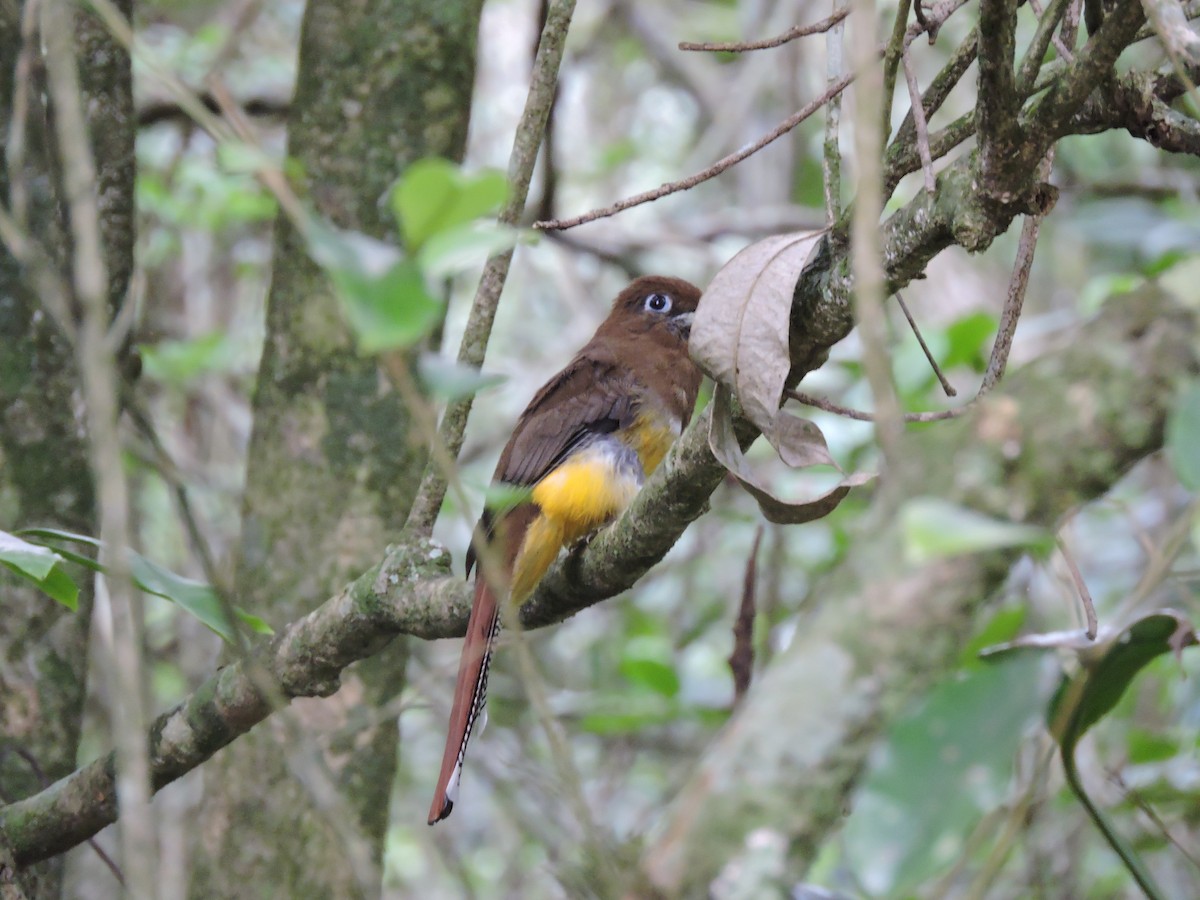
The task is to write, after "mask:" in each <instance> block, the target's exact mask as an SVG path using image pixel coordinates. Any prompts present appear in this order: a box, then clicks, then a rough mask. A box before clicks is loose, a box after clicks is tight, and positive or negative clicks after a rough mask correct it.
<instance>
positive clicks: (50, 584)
mask: <svg viewBox="0 0 1200 900" xmlns="http://www.w3.org/2000/svg"><path fill="white" fill-rule="evenodd" d="M61 562H63V557H62V556H60V555H59V554H58V553H55V552H54V551H53V550H51V549H49V548H48V547H42V546H39V545H37V544H30V543H29V542H27V541H23V540H22V539H21V538H19V537H17V536H16V535H15V534H9V533H8V532H7V531H0V565H3V566H4V567H5V568H6V569H8V570H9V571H11V572H12V573H14V574H15V575H17V576H19V577H21V578H23V579H25V580H26V581H28V582H30V583H32V584H34V585H36V586H37V588H38V589H39V590H40V591H42V593H44V594H46V596H48V597H50V598H51V599H53V600H57V601H58V602H59V603H61V604H62V605H63V606H65V607H67V609H70V610H74V609H76V608H77V607H78V606H79V586H78V585H76V584H75V582H74V580H72V578H71V576H70V575H68V574H67V573H66V572H65V571H64V570H63V568H62V566H61V565H60V563H61Z"/></svg>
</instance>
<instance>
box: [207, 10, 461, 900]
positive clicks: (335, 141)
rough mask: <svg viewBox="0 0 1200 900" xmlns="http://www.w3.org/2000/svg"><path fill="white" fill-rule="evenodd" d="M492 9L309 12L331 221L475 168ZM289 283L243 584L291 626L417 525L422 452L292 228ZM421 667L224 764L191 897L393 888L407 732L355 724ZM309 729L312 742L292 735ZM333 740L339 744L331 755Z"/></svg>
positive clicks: (370, 228) (264, 402)
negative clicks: (385, 869)
mask: <svg viewBox="0 0 1200 900" xmlns="http://www.w3.org/2000/svg"><path fill="white" fill-rule="evenodd" d="M480 6H481V0H455V2H429V0H425V2H411V0H408V2H402V0H374V2H370V3H367V4H362V5H358V6H347V5H346V4H343V3H338V2H333V0H314V2H311V3H310V4H309V6H308V9H307V12H306V14H305V19H304V23H303V29H302V35H301V45H300V64H299V75H298V81H297V85H296V95H295V99H294V101H293V104H292V115H291V122H290V126H289V141H288V143H289V147H288V153H289V156H290V157H291V158H293V159H296V160H298V161H299V162H300V164H301V165H302V166H303V170H304V173H305V188H306V190H304V191H302V195H307V198H308V200H309V201H310V202H311V203H312V204H313V205H314V206H315V207H316V209H317V210H318V212H319V213H320V214H321V215H322V216H324V217H326V218H328V219H329V220H331V221H332V222H333V223H335V224H336V225H338V226H340V227H342V228H348V229H353V230H356V231H361V232H364V233H366V234H370V235H374V236H384V235H388V234H394V233H395V227H394V224H393V223H391V222H390V221H389V217H388V216H387V215H386V213H385V212H384V208H385V207H384V206H383V205H382V204H381V198H382V197H383V196H384V195H385V193H386V191H387V188H388V187H389V185H390V184H391V183H392V181H393V180H394V179H395V178H396V176H397V175H398V174H399V173H400V171H401V170H402V169H403V168H404V167H405V166H407V165H408V164H409V163H411V162H413V161H415V160H417V159H420V158H422V157H424V156H431V155H436V156H443V157H450V158H461V156H462V153H463V150H464V147H465V143H466V135H467V122H468V115H469V111H470V101H471V91H472V86H473V80H474V60H475V40H476V32H477V30H478V24H479V14H480ZM274 269H275V274H274V278H273V281H272V285H271V291H270V296H269V298H268V309H267V332H266V343H265V346H264V348H263V357H262V362H261V365H260V368H259V376H258V387H257V391H256V394H255V397H254V410H253V411H254V430H253V435H252V438H251V444H250V454H249V460H248V471H247V481H246V494H245V500H244V506H243V521H242V529H243V530H242V540H241V560H240V564H239V567H238V573H237V586H238V602H239V603H240V604H241V605H242V606H244V607H245V608H247V609H250V610H253V611H254V612H255V613H257V614H259V615H262V616H264V617H265V618H267V619H268V620H269V621H271V622H272V623H274V624H275V625H280V624H283V623H285V622H287V621H289V620H291V619H294V618H297V617H299V616H302V615H303V614H304V613H305V612H306V611H308V610H310V609H312V608H313V607H315V606H316V605H317V604H318V603H320V602H321V601H322V600H323V599H324V598H325V597H327V596H328V595H329V594H330V593H332V592H334V591H335V590H336V589H337V588H338V587H339V586H340V585H341V584H342V583H343V582H345V581H346V580H348V579H349V578H351V577H353V576H354V575H356V574H358V573H359V572H360V571H361V570H362V569H364V568H366V567H367V566H368V565H369V564H370V563H371V562H373V561H374V560H375V559H376V558H377V557H378V553H379V549H380V548H381V547H383V546H385V545H386V544H387V542H388V540H389V538H391V537H393V536H395V535H396V534H397V533H398V531H399V529H400V527H401V526H402V525H403V522H404V519H405V515H406V513H407V510H408V507H409V505H410V504H411V502H412V498H413V495H414V493H415V491H416V487H417V482H418V480H419V478H420V475H421V471H422V468H423V462H424V458H425V457H424V451H423V449H418V448H419V447H420V444H421V442H420V441H418V440H414V439H413V437H412V436H411V435H410V433H409V416H408V413H407V411H406V410H405V408H404V406H403V404H402V403H401V402H400V400H399V398H398V397H397V396H396V395H395V394H394V393H393V392H392V391H391V390H390V389H389V388H388V386H387V382H386V381H385V380H384V379H383V377H382V376H381V374H380V372H379V370H378V367H377V366H376V363H375V361H374V360H373V359H369V358H364V357H361V356H360V355H359V354H358V352H357V351H356V349H355V347H354V345H353V342H352V340H351V338H350V336H349V333H348V331H347V329H346V327H345V326H344V324H343V322H342V319H341V315H340V312H339V309H338V306H337V302H336V298H335V297H334V296H333V294H332V293H331V290H330V286H329V283H328V281H327V280H326V278H325V277H324V276H323V275H322V273H321V271H320V270H319V269H318V268H317V266H316V265H315V264H314V263H313V262H312V261H311V260H310V259H309V257H308V255H307V253H306V252H305V249H304V244H303V241H302V238H301V237H300V235H298V234H297V232H296V230H295V228H294V227H293V226H292V225H291V223H290V222H288V221H287V220H286V219H285V218H283V217H282V216H281V217H280V219H279V221H278V223H277V227H276V246H275V266H274ZM405 658H406V654H405V651H404V647H403V645H401V644H397V645H396V646H395V647H393V648H390V649H389V650H388V651H385V652H384V653H382V654H379V655H378V656H376V657H375V658H374V659H372V660H369V661H367V662H365V663H364V664H363V665H361V666H359V667H358V668H357V669H356V670H355V671H354V672H353V673H352V674H351V675H349V676H348V677H347V678H346V679H345V682H344V685H343V687H342V689H341V691H340V692H339V693H338V694H337V695H336V696H335V697H333V698H330V699H329V700H326V701H321V702H320V703H317V704H314V705H312V706H309V705H304V704H301V703H297V704H295V705H294V706H293V708H292V710H291V712H292V713H293V714H294V715H293V716H291V717H290V724H289V722H288V717H284V721H283V722H282V723H281V722H280V720H279V717H277V718H276V719H273V720H272V721H271V722H270V723H269V724H268V725H267V726H266V727H264V728H262V729H259V730H258V731H256V732H254V733H253V734H250V735H248V736H247V737H246V738H244V739H242V740H241V741H239V742H238V744H237V746H235V747H233V748H230V749H229V750H228V751H226V752H225V753H224V754H223V755H222V756H221V757H218V759H216V760H215V761H214V763H213V765H212V766H210V768H209V774H208V780H207V785H208V796H207V798H206V801H205V806H204V810H203V814H202V824H201V828H202V841H201V846H200V849H199V850H198V852H197V860H196V866H195V872H194V877H193V883H192V888H191V889H192V891H193V894H194V896H197V897H201V896H202V897H233V896H241V895H243V893H244V890H245V886H246V884H248V883H251V882H253V883H255V884H269V885H271V890H272V892H273V893H275V894H277V895H278V896H328V897H345V896H351V895H354V894H361V893H373V892H376V891H378V888H379V886H378V883H377V878H378V866H379V863H380V860H381V857H382V848H383V838H384V834H385V832H386V828H387V810H388V803H387V798H388V794H389V789H390V785H391V781H392V774H393V769H394V765H395V756H396V743H397V731H396V727H395V723H394V722H391V721H383V722H375V723H368V724H367V725H365V726H362V727H355V726H354V724H353V721H352V720H351V716H352V715H353V714H355V713H359V712H361V711H363V710H371V709H374V708H376V707H378V706H379V705H380V704H381V703H382V702H383V701H385V700H386V699H388V698H390V697H392V696H395V695H396V694H397V693H398V692H399V691H400V690H401V689H402V687H403V683H404V666H405ZM360 724H361V723H360ZM296 725H299V727H301V728H302V730H303V732H304V733H305V735H306V737H305V739H304V740H303V741H302V746H297V745H296V744H295V743H294V742H293V741H291V739H290V737H289V734H290V732H289V728H293V727H295V726H296ZM348 725H349V726H350V727H347V726H348ZM318 733H322V734H325V735H326V736H327V737H328V740H323V741H320V746H321V749H320V750H317V749H316V748H317V744H318V739H317V738H316V735H317V734H318ZM322 770H324V773H327V774H322ZM331 786H332V787H333V788H335V789H334V790H332V791H331V790H330V787H331ZM331 795H332V796H331ZM348 820H349V821H348ZM370 879H375V880H376V883H374V884H373V885H372V884H369V883H368V882H369V880H370Z"/></svg>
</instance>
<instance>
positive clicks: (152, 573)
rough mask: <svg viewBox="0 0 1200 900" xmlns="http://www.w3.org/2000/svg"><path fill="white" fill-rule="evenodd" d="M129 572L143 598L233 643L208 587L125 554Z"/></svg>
mask: <svg viewBox="0 0 1200 900" xmlns="http://www.w3.org/2000/svg"><path fill="white" fill-rule="evenodd" d="M21 533H22V534H25V535H29V536H31V537H40V538H43V539H47V540H55V541H71V542H75V543H82V544H87V545H88V546H90V547H94V548H96V549H97V550H99V549H100V548H101V547H102V546H103V542H102V541H99V540H97V539H96V538H94V537H90V536H88V535H85V534H75V533H74V532H70V531H62V530H60V529H57V528H26V529H23V530H22V531H21ZM57 552H58V553H60V554H61V555H62V556H63V557H65V558H67V559H69V560H71V561H72V562H77V563H79V564H80V565H83V566H86V567H87V568H89V569H91V570H92V571H93V572H103V571H104V567H103V566H101V565H100V564H99V563H98V562H96V560H94V559H92V558H90V557H87V556H83V555H82V554H78V553H74V552H72V551H71V550H67V549H65V548H57ZM129 568H130V575H131V576H132V578H133V583H134V584H135V585H136V586H137V587H138V588H139V589H141V590H143V591H145V592H146V593H147V594H154V595H155V596H157V597H162V598H163V599H165V600H170V601H171V602H172V603H174V604H176V605H177V606H179V607H180V608H182V609H184V610H186V611H187V612H189V613H191V614H192V615H193V616H195V617H196V618H197V619H199V620H200V621H201V622H203V623H204V624H205V625H206V626H208V627H209V628H210V629H211V630H212V631H214V632H216V634H218V635H220V636H221V637H222V638H223V639H224V640H226V641H232V640H233V629H232V628H231V627H230V625H229V621H228V619H227V618H226V616H225V610H224V607H223V606H222V604H221V600H220V598H219V597H218V596H217V592H216V591H215V590H213V588H212V587H211V586H210V585H208V584H205V583H204V582H202V581H196V580H194V579H191V578H185V577H184V576H182V575H177V574H175V573H174V572H172V571H170V570H169V569H165V568H163V567H162V566H160V565H158V564H157V563H154V562H151V561H150V560H148V559H146V558H145V557H144V556H142V555H141V554H140V553H136V552H134V551H132V550H131V551H130V552H129ZM234 612H235V613H236V614H237V617H238V618H239V619H241V621H242V622H243V623H245V625H246V626H247V627H248V628H249V629H250V630H251V631H253V632H255V633H257V634H273V633H274V632H273V631H272V629H271V626H270V625H268V624H267V623H266V622H265V621H264V620H263V619H261V618H259V617H258V616H256V615H253V614H252V613H248V612H245V611H244V610H241V609H237V608H236V607H235V608H234Z"/></svg>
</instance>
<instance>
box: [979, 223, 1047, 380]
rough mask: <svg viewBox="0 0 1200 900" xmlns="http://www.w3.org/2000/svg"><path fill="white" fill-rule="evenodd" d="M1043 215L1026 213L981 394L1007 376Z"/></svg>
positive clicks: (984, 374)
mask: <svg viewBox="0 0 1200 900" xmlns="http://www.w3.org/2000/svg"><path fill="white" fill-rule="evenodd" d="M1041 225H1042V217H1041V216H1026V217H1025V223H1024V224H1023V225H1022V226H1021V240H1020V243H1018V245H1017V258H1016V260H1015V261H1014V262H1013V274H1012V278H1011V279H1009V282H1008V296H1007V297H1005V299H1004V311H1003V312H1001V314H1000V324H999V325H998V326H997V328H996V341H995V343H993V344H992V355H991V357H990V358H989V359H988V365H987V371H985V372H984V373H983V383H982V384H981V385H980V387H979V393H980V394H986V393H987V392H988V391H990V390H991V389H992V388H994V387H995V386H996V383H997V382H999V381H1000V379H1001V378H1002V377H1003V376H1004V370H1005V368H1006V367H1007V365H1008V354H1009V351H1011V350H1012V342H1013V335H1015V334H1016V331H1017V321H1018V320H1019V319H1020V318H1021V309H1022V307H1023V306H1024V305H1025V288H1026V287H1027V286H1028V285H1029V271H1030V269H1031V268H1032V267H1033V253H1034V250H1036V249H1037V240H1038V233H1039V231H1040V229H1041Z"/></svg>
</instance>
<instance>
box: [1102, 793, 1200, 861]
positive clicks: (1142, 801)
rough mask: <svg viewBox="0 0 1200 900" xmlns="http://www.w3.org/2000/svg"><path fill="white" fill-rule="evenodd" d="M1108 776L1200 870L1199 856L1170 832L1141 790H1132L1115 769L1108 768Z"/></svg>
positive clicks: (1126, 797)
mask: <svg viewBox="0 0 1200 900" xmlns="http://www.w3.org/2000/svg"><path fill="white" fill-rule="evenodd" d="M1108 777H1109V778H1110V779H1111V780H1112V782H1113V783H1114V784H1115V785H1116V786H1117V788H1118V789H1119V790H1120V791H1121V793H1122V794H1124V796H1125V799H1126V800H1128V801H1129V802H1130V803H1132V804H1133V805H1134V806H1136V807H1137V808H1138V809H1139V810H1141V811H1142V814H1143V815H1145V816H1146V818H1148V819H1149V820H1150V821H1151V822H1153V823H1154V827H1155V828H1157V829H1158V833H1159V834H1161V835H1162V836H1163V837H1164V838H1166V839H1167V840H1168V841H1169V842H1170V843H1171V845H1172V846H1174V847H1175V849H1176V850H1178V851H1179V853H1180V854H1181V855H1182V856H1183V858H1184V859H1186V860H1187V861H1188V862H1189V863H1191V864H1192V867H1193V868H1195V869H1196V870H1198V871H1200V856H1198V855H1197V854H1196V853H1195V852H1193V851H1191V850H1189V849H1188V848H1187V847H1186V846H1184V843H1183V842H1182V841H1180V840H1179V839H1177V838H1176V837H1175V835H1173V834H1172V833H1171V829H1170V828H1168V827H1167V823H1166V822H1164V821H1163V820H1162V818H1161V817H1160V816H1159V815H1158V813H1156V812H1155V811H1154V807H1152V806H1151V805H1150V803H1149V802H1148V801H1147V800H1146V798H1145V797H1143V796H1142V794H1141V792H1139V791H1137V790H1134V789H1133V788H1131V787H1130V786H1129V785H1128V784H1126V783H1125V779H1124V778H1122V777H1121V773H1120V772H1119V771H1117V770H1110V771H1109V772H1108Z"/></svg>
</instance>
